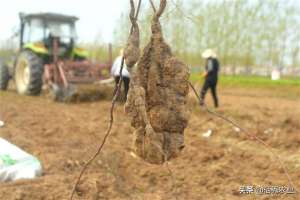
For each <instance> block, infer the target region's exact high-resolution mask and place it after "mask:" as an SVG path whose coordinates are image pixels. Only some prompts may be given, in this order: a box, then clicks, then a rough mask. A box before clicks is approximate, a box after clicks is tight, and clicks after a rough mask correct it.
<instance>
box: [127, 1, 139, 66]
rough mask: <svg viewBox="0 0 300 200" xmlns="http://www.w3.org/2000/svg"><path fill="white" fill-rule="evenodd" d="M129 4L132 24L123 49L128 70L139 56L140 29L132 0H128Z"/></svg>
mask: <svg viewBox="0 0 300 200" xmlns="http://www.w3.org/2000/svg"><path fill="white" fill-rule="evenodd" d="M130 6H131V10H130V15H129V17H130V21H131V24H132V29H131V32H130V35H129V38H128V41H127V44H126V47H125V50H124V58H125V63H126V66H127V67H128V69H129V70H131V69H132V67H133V66H134V65H135V64H136V63H137V61H138V59H139V58H140V48H139V46H140V31H139V26H138V23H137V16H135V14H136V12H138V11H135V6H134V2H133V0H130ZM139 6H140V4H139V5H138V8H137V9H139Z"/></svg>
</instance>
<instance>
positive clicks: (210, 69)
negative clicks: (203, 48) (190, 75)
mask: <svg viewBox="0 0 300 200" xmlns="http://www.w3.org/2000/svg"><path fill="white" fill-rule="evenodd" d="M219 68H220V65H219V61H218V60H217V59H216V58H208V59H207V61H206V66H205V70H206V72H207V76H206V80H208V81H213V82H216V81H217V80H218V73H219Z"/></svg>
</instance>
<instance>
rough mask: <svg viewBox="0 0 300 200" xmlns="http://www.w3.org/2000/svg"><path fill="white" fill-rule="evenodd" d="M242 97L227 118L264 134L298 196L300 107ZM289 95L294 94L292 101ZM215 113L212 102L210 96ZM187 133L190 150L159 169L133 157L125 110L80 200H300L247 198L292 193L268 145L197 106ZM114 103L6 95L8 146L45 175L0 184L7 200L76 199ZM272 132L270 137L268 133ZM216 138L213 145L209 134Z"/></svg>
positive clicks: (1, 103)
mask: <svg viewBox="0 0 300 200" xmlns="http://www.w3.org/2000/svg"><path fill="white" fill-rule="evenodd" d="M249 90H250V89H247V90H244V91H242V89H239V90H238V93H235V90H233V89H230V90H229V89H222V90H221V95H220V100H221V108H220V109H219V110H218V111H219V112H221V113H223V114H225V115H227V116H231V117H232V118H234V119H236V121H239V122H240V124H242V125H243V126H244V127H246V128H247V129H249V130H250V131H251V132H252V133H254V134H256V135H257V136H259V137H260V138H262V139H263V140H264V141H266V142H267V143H268V144H269V145H271V146H272V147H274V149H275V152H276V153H278V155H279V156H280V157H281V158H282V160H283V162H284V163H285V164H286V166H287V168H288V171H289V173H290V175H291V177H292V179H293V180H294V182H295V184H296V186H297V187H298V188H300V181H299V180H300V156H299V155H300V125H299V124H300V118H299V116H300V104H299V100H300V98H297V99H287V98H280V97H278V98H275V97H271V98H270V97H268V96H265V94H266V93H265V92H263V91H259V92H255V90H253V91H250V92H252V93H253V94H254V93H255V94H257V95H255V96H252V95H251V96H248V95H247V93H249ZM285 92H286V93H288V92H289V91H285ZM207 101H208V103H209V104H210V102H211V97H210V95H207ZM190 105H191V106H193V107H191V108H192V114H191V118H190V121H189V125H188V127H187V129H186V130H185V148H184V150H183V151H182V152H181V155H180V156H179V157H177V158H176V159H173V160H172V161H171V162H170V163H169V167H170V168H171V169H172V171H173V176H174V182H175V186H174V187H173V185H172V181H171V178H170V176H169V173H168V170H167V169H166V167H165V166H157V165H151V164H148V163H146V162H144V161H143V160H141V159H139V158H135V157H134V156H133V155H132V154H131V151H132V138H131V136H132V132H133V129H132V128H131V126H130V121H129V119H128V117H127V116H126V114H125V113H124V107H123V105H121V104H119V105H118V106H117V108H116V111H115V124H114V126H113V130H112V134H111V136H110V137H109V140H108V142H107V144H106V146H105V147H104V149H103V152H102V153H101V155H100V156H99V157H98V158H97V159H96V160H95V161H94V163H93V164H92V165H91V166H90V167H89V170H88V171H87V172H86V174H85V175H84V177H83V179H82V181H81V184H80V186H79V189H78V191H77V197H76V199H88V200H96V199H99V200H100V199H107V200H147V199H148V200H164V199H170V200H172V199H176V198H175V197H177V199H179V200H184V199H188V200H201V199H203V200H222V199H224V200H237V199H264V200H267V199H281V200H288V199H293V200H298V199H300V197H299V196H296V195H285V196H278V197H274V196H270V195H269V196H268V195H262V196H255V195H240V194H239V187H240V186H243V185H255V186H257V185H267V186H270V185H273V186H279V185H288V181H287V178H286V177H285V175H284V173H283V170H282V169H281V168H280V165H279V163H278V162H277V161H276V159H275V158H274V157H272V155H271V154H270V153H269V152H268V151H267V150H266V149H265V148H264V147H263V146H262V145H260V144H257V143H255V142H252V141H249V140H247V138H246V137H244V136H243V134H242V133H238V132H236V131H235V130H234V129H233V127H232V126H231V125H229V124H227V123H225V122H223V121H222V120H220V119H217V118H214V117H212V116H210V115H209V114H207V113H205V112H204V111H202V110H201V109H200V108H199V107H198V106H197V104H196V101H190ZM109 109H110V102H109V101H102V102H90V103H81V104H62V103H55V102H52V101H51V100H50V99H48V98H46V97H44V96H42V97H24V96H19V95H17V94H15V92H12V91H9V92H1V93H0V117H1V119H2V120H3V121H5V123H6V125H5V127H4V128H1V129H0V137H3V138H5V139H7V140H9V141H10V142H12V143H14V144H16V145H18V146H19V147H21V148H22V149H24V150H25V151H27V152H29V153H32V154H33V155H35V156H36V157H38V158H39V159H40V161H41V162H42V165H43V170H44V174H43V176H42V177H39V178H37V179H35V180H20V181H16V182H11V183H1V184H0V199H1V200H2V199H3V200H63V199H68V198H69V197H70V193H71V190H72V187H73V185H74V183H75V179H76V178H77V176H78V174H79V171H80V169H81V168H82V166H83V164H84V162H85V161H86V160H88V158H89V157H90V156H91V155H92V154H93V153H94V151H95V150H96V148H97V145H98V144H99V143H100V142H101V140H102V138H103V136H104V133H105V130H106V128H107V123H108V120H109V116H108V114H109ZM270 128H271V129H270ZM208 129H212V130H213V134H212V136H211V137H210V138H203V137H202V133H204V132H206V131H207V130H208Z"/></svg>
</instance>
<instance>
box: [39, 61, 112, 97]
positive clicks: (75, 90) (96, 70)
mask: <svg viewBox="0 0 300 200" xmlns="http://www.w3.org/2000/svg"><path fill="white" fill-rule="evenodd" d="M44 69H45V71H44V82H45V83H46V85H48V87H47V88H49V89H50V94H51V97H52V99H53V100H55V101H60V102H82V101H95V100H99V99H107V98H110V97H111V96H112V94H113V84H112V82H113V80H111V79H109V69H110V65H109V64H98V65H96V64H92V63H90V62H88V61H75V62H74V61H65V62H63V61H60V62H58V63H57V64H47V65H45V68H44Z"/></svg>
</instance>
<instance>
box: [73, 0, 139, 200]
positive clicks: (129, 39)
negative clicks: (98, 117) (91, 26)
mask: <svg viewBox="0 0 300 200" xmlns="http://www.w3.org/2000/svg"><path fill="white" fill-rule="evenodd" d="M130 2H131V7H133V9H134V4H133V0H131V1H130ZM132 4H133V6H132ZM140 5H141V0H139V3H138V9H137V12H136V16H135V19H134V20H135V21H137V17H138V14H139V9H140ZM131 15H132V14H131ZM133 26H134V25H133ZM133 26H132V27H131V30H132V31H131V33H130V36H129V38H128V44H131V43H132V42H130V41H133V42H135V44H137V42H136V41H135V40H133V37H132V35H133V34H134V33H135V34H136V32H137V33H138V27H137V29H136V28H135V27H133ZM135 30H137V31H135ZM138 44H139V40H138ZM128 46H129V45H127V47H128ZM129 49H130V48H129ZM127 51H128V49H127ZM124 62H125V55H124V56H123V58H122V62H121V68H120V80H119V82H118V86H117V91H116V93H115V95H114V97H113V99H112V103H111V108H110V121H109V124H108V128H107V131H106V133H105V136H104V139H103V140H102V142H101V144H100V145H99V147H98V150H97V151H96V152H95V154H94V155H93V156H92V157H91V158H90V159H89V160H88V161H87V162H86V164H85V165H84V166H83V168H82V170H81V171H80V174H79V176H78V178H77V180H76V183H75V185H74V187H73V190H72V193H71V197H70V200H73V197H74V194H75V192H76V189H77V187H78V184H79V182H80V179H81V177H82V175H83V174H84V172H85V170H86V169H87V168H88V166H89V165H90V164H91V163H92V162H93V160H94V159H95V158H96V157H97V156H98V155H99V154H100V153H101V150H102V148H103V147H104V145H105V142H106V140H107V138H108V136H109V135H110V132H111V129H112V126H113V123H114V115H113V114H114V108H115V104H116V100H117V99H118V97H119V94H120V88H121V84H122V81H123V77H122V70H123V66H124ZM133 65H134V64H133ZM133 65H132V66H133ZM128 66H131V65H129V63H128Z"/></svg>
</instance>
